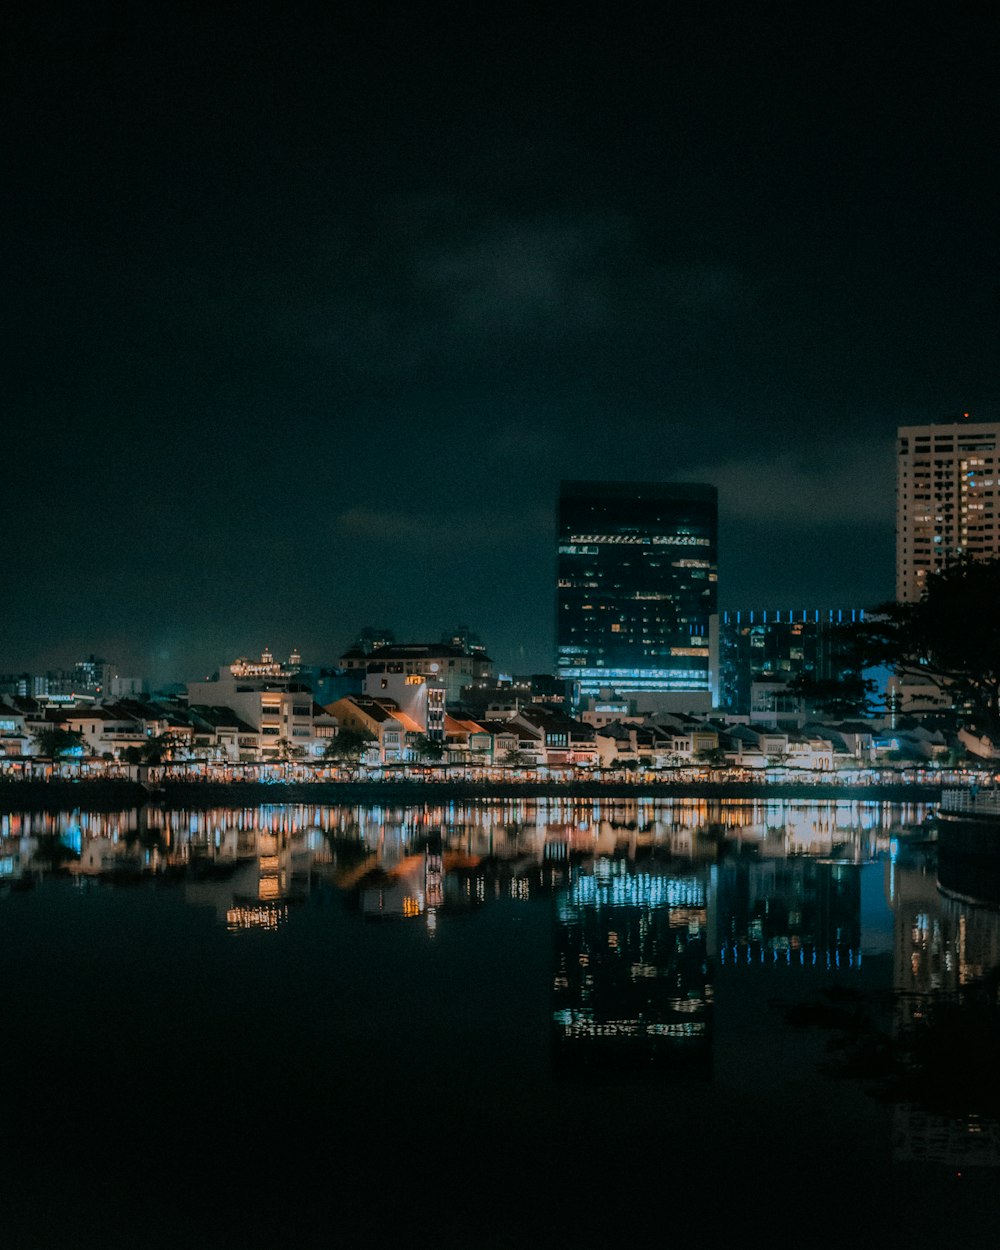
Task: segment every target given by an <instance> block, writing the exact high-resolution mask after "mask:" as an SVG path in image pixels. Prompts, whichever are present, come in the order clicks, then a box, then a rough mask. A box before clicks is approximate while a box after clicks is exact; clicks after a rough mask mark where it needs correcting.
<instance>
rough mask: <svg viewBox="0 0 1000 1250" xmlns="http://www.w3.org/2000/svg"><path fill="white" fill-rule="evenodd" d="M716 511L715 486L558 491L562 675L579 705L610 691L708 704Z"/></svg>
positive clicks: (583, 484) (580, 486)
mask: <svg viewBox="0 0 1000 1250" xmlns="http://www.w3.org/2000/svg"><path fill="white" fill-rule="evenodd" d="M717 513H718V496H717V491H716V489H715V487H714V486H706V485H702V484H691V483H681V482H587V481H564V482H562V483H561V484H560V490H559V516H558V527H557V531H558V544H559V546H558V559H557V579H558V589H557V606H556V671H557V674H558V675H559V676H560V677H562V678H565V679H567V680H570V681H573V682H575V683H576V684H577V688H578V691H579V695H580V697H581V699H584V698H586V697H588V696H591V695H595V694H598V693H599V692H600V691H601V690H602V689H605V688H608V687H611V688H613V689H615V690H617V691H619V692H620V693H622V694H626V693H627V694H639V695H656V694H658V695H668V694H677V695H682V694H685V693H691V692H699V693H703V694H704V695H705V696H706V698H708V699H709V700H710V691H711V665H710V655H709V620H710V617H712V615H713V614H714V613H715V612H716V577H717V572H716V534H717ZM640 702H641V701H640ZM653 702H655V700H654V701H653Z"/></svg>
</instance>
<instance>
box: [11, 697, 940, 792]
mask: <svg viewBox="0 0 1000 1250" xmlns="http://www.w3.org/2000/svg"><path fill="white" fill-rule="evenodd" d="M419 684H421V683H417V682H414V683H413V685H414V686H417V685H419ZM260 693H261V694H263V693H264V692H260ZM430 693H431V692H429V691H424V692H423V695H424V702H425V704H426V702H427V701H428V700H427V696H428V695H429V694H430ZM52 728H63V729H69V730H72V731H74V732H75V733H77V734H79V735H80V737H81V739H82V742H83V746H82V748H81V749H80V750H79V751H78V754H80V755H82V756H86V757H87V758H89V759H101V758H103V759H106V760H111V759H114V760H129V759H132V760H135V759H137V758H138V757H137V755H136V754H135V753H136V752H138V753H140V754H142V753H143V748H144V747H147V745H148V744H150V743H156V744H159V746H160V747H161V749H162V750H163V753H164V756H165V757H166V758H168V759H173V760H174V761H184V760H188V761H197V760H204V761H210V762H216V763H223V762H233V763H237V762H243V763H246V762H267V761H280V760H301V761H313V762H315V763H320V762H324V763H325V762H328V761H329V759H330V757H331V756H332V755H334V754H335V752H334V751H331V744H332V743H334V742H335V740H336V738H337V737H338V735H339V734H341V733H344V732H345V731H347V730H350V731H353V732H354V734H355V735H358V733H359V731H360V734H361V735H362V736H363V738H364V739H365V741H364V744H363V746H361V747H360V748H359V750H358V752H357V753H356V754H355V755H354V758H353V762H354V763H355V764H356V765H357V766H359V767H363V768H365V769H367V770H380V769H392V768H394V767H398V766H404V767H405V766H410V765H413V764H417V763H423V764H425V765H427V764H430V763H431V762H433V763H434V764H435V765H443V766H449V767H461V768H464V769H473V770H476V769H487V768H495V767H497V766H503V767H516V768H519V769H522V770H525V771H527V772H542V771H545V772H555V773H560V772H567V771H568V772H575V771H584V772H594V771H595V770H600V771H601V772H605V773H606V772H611V773H614V772H617V771H635V770H642V771H643V772H650V771H652V772H657V771H661V770H668V769H675V768H678V767H681V768H683V767H690V766H700V767H705V766H713V767H719V768H730V769H737V770H744V771H758V770H767V769H772V770H773V769H783V770H789V771H802V772H810V773H834V772H840V771H843V770H845V769H850V768H870V767H873V766H877V765H878V764H879V763H880V762H882V761H889V760H891V761H894V762H905V763H908V764H913V765H917V766H919V765H922V764H929V763H931V762H933V761H935V760H943V759H944V758H945V757H946V756H947V755H948V753H949V750H950V745H949V742H948V741H947V739H946V738H945V736H944V735H943V734H942V733H941V732H940V731H931V730H927V729H923V728H921V727H919V726H914V727H913V728H911V729H909V730H905V731H904V730H896V731H894V732H891V733H890V732H886V731H876V730H874V729H873V728H872V727H871V726H868V725H866V724H864V723H863V722H858V723H849V724H841V725H838V726H831V725H815V726H805V727H803V728H802V729H801V730H795V731H784V730H775V729H766V728H760V727H757V726H751V725H748V724H731V723H727V722H726V721H721V720H712V719H711V718H700V717H695V716H687V715H684V714H679V713H678V714H661V715H658V716H656V717H651V718H647V719H646V720H644V721H641V722H636V721H624V720H623V721H615V722H612V723H610V724H604V725H602V726H600V727H597V726H594V725H590V724H587V723H585V722H584V721H582V720H579V719H576V718H574V717H572V716H569V715H567V714H566V713H564V712H561V711H559V710H558V709H554V708H551V707H546V706H544V705H527V706H518V705H516V704H515V705H513V706H503V705H498V706H496V707H495V708H493V709H491V711H490V715H488V716H481V717H477V718H471V717H469V716H467V715H463V714H462V713H461V711H460V710H459V709H456V710H454V711H449V710H448V709H447V708H443V710H442V715H441V717H440V725H439V726H436V725H435V724H434V721H433V719H432V718H429V717H428V716H427V715H426V706H425V708H424V714H422V712H421V707H420V700H414V701H412V702H410V703H409V704H408V706H407V707H403V706H400V703H399V702H397V700H395V699H393V698H391V697H389V696H377V695H372V694H364V693H363V694H358V695H350V696H345V697H344V698H342V699H339V700H337V701H335V702H334V703H332V704H330V705H329V706H328V707H325V708H324V707H321V706H320V705H318V704H316V703H314V702H312V701H311V700H310V699H309V698H308V697H307V695H306V693H305V692H303V691H299V690H296V691H284V692H282V699H281V700H280V701H275V702H273V703H268V702H263V701H261V703H260V706H259V709H258V713H257V715H248V716H247V717H246V718H244V717H243V716H241V715H239V714H238V713H236V712H235V711H234V710H233V709H232V708H231V707H229V706H227V705H225V704H214V703H213V704H209V703H200V704H199V703H192V704H188V705H187V706H182V705H181V704H179V703H178V704H174V705H160V704H157V703H155V702H142V701H137V700H125V701H121V702H118V703H109V704H107V705H97V706H90V707H83V708H69V707H60V708H46V707H42V706H40V705H37V704H35V703H34V701H33V700H26V699H23V698H12V697H10V696H8V697H7V699H6V700H5V701H3V702H2V703H0V752H2V753H3V754H4V755H5V756H6V757H7V761H8V762H12V761H13V760H16V759H18V758H24V757H26V756H27V757H30V756H32V755H39V754H40V753H41V751H40V746H39V743H40V741H44V734H43V731H44V730H46V729H52ZM274 730H277V732H276V733H275V732H273V731H274Z"/></svg>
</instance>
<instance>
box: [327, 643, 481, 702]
mask: <svg viewBox="0 0 1000 1250" xmlns="http://www.w3.org/2000/svg"><path fill="white" fill-rule="evenodd" d="M340 667H341V668H342V669H344V670H345V671H346V672H347V673H349V674H350V673H354V672H361V673H364V674H365V679H366V680H365V687H364V688H365V690H366V691H367V692H368V693H373V690H372V689H371V683H370V682H369V681H368V680H367V679H368V678H369V677H376V676H378V677H382V676H392V675H401V676H404V677H405V676H408V675H412V676H423V677H425V678H427V679H428V680H432V681H435V682H439V683H441V685H443V687H444V691H445V700H446V701H447V702H448V703H449V704H452V703H458V702H459V701H460V699H461V696H462V690H463V688H464V687H466V686H471V685H472V684H473V683H475V682H480V681H488V680H489V679H490V678H491V677H492V675H493V661H492V660H491V659H490V657H489V656H488V655H487V654H486V652H485V650H484V649H483V648H482V646H481V645H480V644H479V643H478V642H476V643H475V645H466V644H465V643H464V642H458V643H455V642H411V643H405V644H403V643H378V644H375V645H373V646H371V647H370V648H367V649H366V647H365V646H364V645H363V644H362V643H360V642H359V643H358V644H357V645H355V646H353V647H351V648H349V649H348V650H347V651H345V652H344V654H343V655H342V656H341V657H340Z"/></svg>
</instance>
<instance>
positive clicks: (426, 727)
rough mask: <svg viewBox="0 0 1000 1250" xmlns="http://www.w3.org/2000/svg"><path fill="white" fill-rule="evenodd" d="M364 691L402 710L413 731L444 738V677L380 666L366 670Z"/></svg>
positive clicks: (389, 705)
mask: <svg viewBox="0 0 1000 1250" xmlns="http://www.w3.org/2000/svg"><path fill="white" fill-rule="evenodd" d="M363 693H364V694H366V695H368V696H369V697H370V698H374V699H378V700H379V702H381V703H384V704H386V706H388V707H391V709H392V710H393V713H394V714H402V715H404V716H405V717H406V718H407V721H408V723H409V724H410V725H411V726H412V728H413V732H415V733H418V734H424V735H425V736H426V737H428V738H430V740H431V741H432V742H444V737H445V735H444V719H445V700H446V696H447V687H446V685H445V683H444V682H443V681H438V680H437V679H436V678H434V677H425V676H424V675H423V674H422V673H412V672H411V673H399V672H395V671H391V670H390V669H386V668H379V667H376V668H375V669H373V670H372V671H370V672H368V673H366V674H365V684H364V690H363Z"/></svg>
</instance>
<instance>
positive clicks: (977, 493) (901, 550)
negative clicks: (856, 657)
mask: <svg viewBox="0 0 1000 1250" xmlns="http://www.w3.org/2000/svg"><path fill="white" fill-rule="evenodd" d="M896 450H897V453H898V455H897V467H896V599H897V600H898V601H899V602H900V603H916V602H917V601H918V600H919V599H920V597H921V595H922V594H923V589H924V585H925V583H926V580H927V577H928V575H929V574H930V573H936V572H938V571H939V570H940V569H943V568H945V567H947V566H948V565H949V564H954V563H955V562H956V561H957V560H959V559H961V558H963V557H970V558H972V559H990V558H993V557H995V556H1000V525H998V515H1000V512H998V503H1000V425H998V424H987V423H985V422H979V423H976V422H972V421H962V422H952V423H950V424H947V425H904V426H900V428H899V430H898V432H897V440H896Z"/></svg>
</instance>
